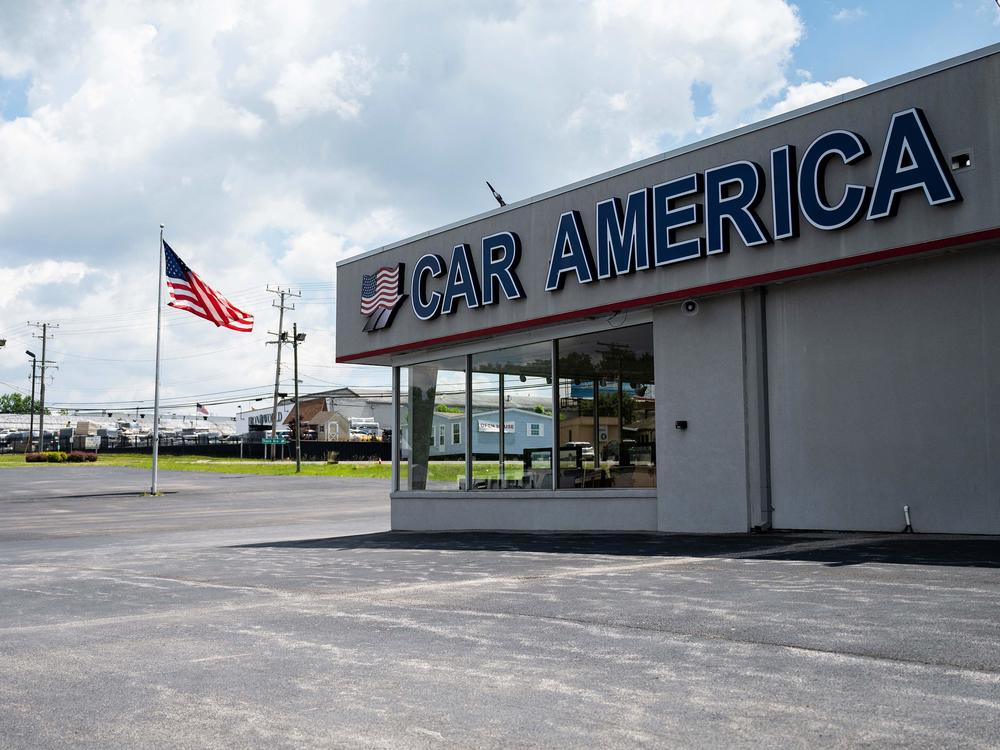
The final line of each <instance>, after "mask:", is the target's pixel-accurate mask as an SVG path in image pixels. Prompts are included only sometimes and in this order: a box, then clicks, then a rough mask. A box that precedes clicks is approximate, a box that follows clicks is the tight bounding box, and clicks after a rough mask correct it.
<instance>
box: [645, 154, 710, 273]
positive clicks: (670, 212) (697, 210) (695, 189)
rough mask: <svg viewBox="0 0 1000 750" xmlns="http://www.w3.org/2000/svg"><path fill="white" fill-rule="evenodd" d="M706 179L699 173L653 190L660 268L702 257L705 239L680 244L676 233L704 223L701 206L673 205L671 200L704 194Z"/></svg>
mask: <svg viewBox="0 0 1000 750" xmlns="http://www.w3.org/2000/svg"><path fill="white" fill-rule="evenodd" d="M701 189H702V179H701V175H700V174H699V173H697V172H696V173H695V174H689V175H687V176H686V177H679V178H677V179H676V180H671V181H670V182H664V183H663V184H661V185H655V186H654V187H653V226H654V230H653V240H654V245H655V248H656V251H655V254H656V265H658V266H665V265H667V264H669V263H677V262H679V261H682V260H690V259H691V258H699V257H701V255H702V253H703V251H704V248H705V241H704V239H703V238H702V237H694V238H692V239H688V240H683V241H682V242H677V241H675V239H674V233H675V231H676V230H678V229H680V228H681V227H689V226H693V225H695V224H700V223H701V204H700V203H689V204H688V205H686V206H678V207H674V206H671V201H673V200H674V199H676V198H683V197H685V196H688V195H695V194H696V193H700V192H701Z"/></svg>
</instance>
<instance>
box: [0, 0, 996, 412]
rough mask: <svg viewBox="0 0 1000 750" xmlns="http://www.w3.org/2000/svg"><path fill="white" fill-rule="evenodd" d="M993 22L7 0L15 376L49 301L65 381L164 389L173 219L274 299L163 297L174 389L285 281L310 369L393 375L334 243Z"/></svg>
mask: <svg viewBox="0 0 1000 750" xmlns="http://www.w3.org/2000/svg"><path fill="white" fill-rule="evenodd" d="M998 40H1000V9H998V8H997V6H996V4H995V3H994V2H993V0H979V1H978V2H973V1H972V0H963V1H962V2H949V1H947V0H945V1H944V2H896V1H893V2H880V3H867V4H856V3H838V2H827V1H826V0H817V1H815V2H802V3H799V4H792V3H790V2H787V1H786V0H752V1H750V0H702V1H701V2H698V3H691V2H690V1H689V0H659V1H658V2H655V3H650V2H648V0H579V1H578V2H576V1H574V2H545V3H542V2H527V1H526V0H525V1H523V2H506V3H501V2H497V1H496V0H466V1H464V2H445V1H444V0H442V1H441V2H425V3H395V4H391V5H388V4H383V3H363V2H353V1H347V0H343V1H341V2H329V0H260V1H259V2H257V3H254V4H253V5H252V6H251V5H250V4H247V3H242V2H237V0H219V1H218V2H213V3H209V4H173V3H152V2H150V3H143V2H125V1H124V0H122V1H115V0H73V1H72V2H70V1H67V2H65V3H59V2H49V3H37V2H30V1H28V0H25V1H18V0H10V2H6V3H5V5H4V14H3V15H2V17H0V170H2V172H3V176H4V179H3V180H2V181H0V288H3V289H4V290H5V292H6V294H5V296H3V297H0V338H7V339H8V340H9V342H10V343H9V345H8V346H7V348H6V349H4V350H0V392H2V391H8V390H14V389H17V390H25V389H26V388H28V387H29V382H30V381H29V380H28V377H27V376H28V370H27V368H26V366H25V358H24V356H23V350H24V349H25V348H30V347H31V346H32V345H33V344H34V343H35V340H34V339H32V338H31V337H30V333H31V331H30V330H29V329H28V328H27V326H26V325H25V321H27V320H49V321H54V322H58V323H60V328H59V334H58V339H56V340H55V341H54V342H53V343H52V350H53V351H54V352H55V353H56V355H57V358H58V359H59V361H60V369H59V370H58V371H57V372H55V373H54V377H53V378H52V382H51V383H50V387H49V394H50V399H51V400H52V401H54V402H57V403H60V404H66V405H69V404H81V405H82V404H91V405H102V404H107V405H117V404H125V403H128V402H133V401H141V400H144V399H145V400H147V401H148V399H149V398H150V397H151V396H152V388H151V380H152V379H151V377H150V373H151V370H152V362H153V342H154V332H155V330H154V325H153V323H154V321H155V304H154V302H153V298H154V295H153V293H154V292H155V289H156V265H155V261H156V250H157V232H158V226H159V224H160V223H161V222H163V223H165V224H167V238H168V240H169V241H170V243H171V245H172V246H173V247H174V249H175V250H177V252H178V253H179V254H180V256H181V257H182V258H184V260H185V261H186V262H187V263H188V264H189V265H190V266H191V267H192V268H193V269H195V271H197V272H198V273H199V274H200V275H201V276H202V277H203V278H205V279H206V280H207V281H208V282H209V283H211V284H212V285H213V286H216V287H217V288H218V289H220V291H222V292H223V293H225V294H226V295H227V296H228V297H229V298H230V299H232V300H233V302H234V303H236V304H238V305H240V306H241V307H243V308H244V309H249V310H250V311H251V312H253V313H254V314H255V315H257V316H258V318H257V320H258V327H257V330H256V331H255V332H254V333H253V334H252V335H243V336H242V337H241V336H240V335H237V334H231V333H227V332H224V331H218V330H215V329H214V328H213V327H212V326H210V325H208V324H205V323H204V322H203V321H200V320H198V319H196V318H193V317H192V316H190V315H186V314H183V313H179V312H177V311H174V310H170V311H167V313H166V314H165V329H164V330H165V339H164V347H165V356H170V357H173V359H171V360H170V361H169V364H167V366H166V367H165V371H164V383H165V389H164V392H165V395H166V396H167V397H169V398H171V399H173V400H174V401H175V402H176V403H179V404H181V403H190V404H192V405H193V403H194V402H195V401H205V400H206V398H205V397H204V394H206V393H210V392H211V393H216V392H219V391H224V392H226V393H227V394H228V395H227V396H226V397H220V398H218V400H220V401H222V400H229V401H232V402H233V403H228V404H220V405H219V406H218V407H217V409H215V410H216V411H220V412H223V413H235V411H236V403H237V402H238V401H239V399H241V398H245V400H244V403H246V401H248V400H249V398H250V397H251V396H256V395H259V393H261V392H266V391H267V388H268V386H267V384H268V383H269V382H271V381H273V378H274V370H273V367H274V365H273V347H266V346H265V345H264V339H266V338H267V334H266V331H267V330H268V329H270V330H274V325H275V324H276V321H275V320H273V317H274V316H273V310H272V309H271V307H270V302H271V295H270V294H268V293H267V291H266V290H265V287H266V286H267V285H272V286H273V285H276V284H287V285H291V286H294V287H297V288H301V289H302V290H303V297H302V299H301V301H300V302H299V303H298V308H297V310H296V312H295V315H294V319H295V320H296V322H297V323H298V324H299V329H300V330H304V331H308V332H309V334H310V335H309V339H308V346H307V347H305V348H304V349H303V351H302V352H300V353H301V355H302V368H303V372H304V376H305V378H306V383H305V387H306V389H307V390H308V389H309V388H313V389H319V388H324V387H333V386H339V385H362V386H364V385H378V386H383V385H386V384H387V383H388V380H389V377H388V373H387V372H386V371H385V370H384V369H382V368H365V367H360V366H355V367H347V366H340V365H336V364H335V363H334V348H335V337H336V331H335V330H334V327H335V322H334V315H333V305H334V301H335V298H336V279H335V276H334V270H333V269H334V266H335V264H336V261H337V260H338V259H340V258H343V257H346V256H349V255H352V254H355V253H358V252H362V251H364V250H368V249H371V248H373V247H377V246H379V245H382V244H385V243H388V242H393V241H396V240H399V239H402V238H405V237H408V236H410V235H413V234H416V233H419V232H422V231H426V230H428V229H432V228H434V227H436V226H440V225H442V224H446V223H449V222H452V221H455V220H459V219H462V218H464V217H467V216H470V215H474V214H477V213H480V212H482V211H485V210H488V209H490V208H492V207H493V203H492V198H491V196H490V194H489V192H488V191H487V190H486V188H485V185H484V183H483V179H484V178H489V179H490V181H491V182H493V184H494V185H495V186H496V187H497V189H498V190H499V191H500V192H501V193H502V194H503V195H504V197H505V198H506V199H507V200H508V201H510V202H513V201H516V200H520V199H522V198H527V197H529V196H531V195H535V194H538V193H541V192H544V191H547V190H551V189H553V188H556V187H559V186H560V185H564V184H567V183H570V182H573V181H575V180H578V179H582V178H585V177H588V176H590V175H594V174H598V173H600V172H603V171H605V170H609V169H613V168H615V167H618V166H621V165H624V164H628V163H630V162H633V161H637V160H639V159H642V158H645V157H648V156H652V155H655V154H657V153H659V152H662V151H665V150H668V149H670V148H673V147H675V146H677V145H680V144H683V143H690V142H692V141H696V140H699V139H701V138H704V137H707V136H710V135H713V134H715V133H719V132H724V131H727V130H730V129H732V128H735V127H737V126H739V125H741V124H745V123H747V122H751V121H753V120H755V119H760V118H762V117H766V116H768V115H770V114H775V113H778V112H784V111H789V110H791V109H794V108H796V107H799V106H803V105H805V104H809V103H812V102H814V101H817V100H819V99H823V98H827V97H829V96H832V95H835V94H839V93H843V92H845V91H849V90H852V89H855V88H858V87H859V86H862V85H864V84H865V83H874V82H877V81H879V80H883V79H885V78H889V77H892V76H895V75H898V74H901V73H905V72H908V71H910V70H913V69H916V68H919V67H921V66H924V65H928V64H931V63H934V62H937V61H939V60H943V59H946V58H949V57H953V56H955V55H958V54H961V53H963V52H967V51H969V50H973V49H977V48H980V47H983V46H986V45H988V44H992V43H994V42H996V41H998ZM288 322H291V321H290V320H289V321H288ZM234 336H235V338H234ZM290 378H291V374H290V373H289V372H283V373H282V382H283V384H285V385H290ZM191 408H192V409H193V406H192V407H191ZM213 408H215V407H213Z"/></svg>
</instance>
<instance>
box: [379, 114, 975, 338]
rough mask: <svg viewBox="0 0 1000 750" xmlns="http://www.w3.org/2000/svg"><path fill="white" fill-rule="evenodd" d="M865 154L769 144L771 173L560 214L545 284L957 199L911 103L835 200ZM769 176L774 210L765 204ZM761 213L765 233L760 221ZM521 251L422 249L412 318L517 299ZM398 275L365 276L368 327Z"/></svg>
mask: <svg viewBox="0 0 1000 750" xmlns="http://www.w3.org/2000/svg"><path fill="white" fill-rule="evenodd" d="M872 157H873V154H872V151H871V149H870V147H869V145H868V143H867V142H866V141H865V139H864V138H863V137H862V136H861V135H859V134H857V133H854V132H852V131H850V130H831V131H829V132H826V133H823V134H822V135H820V136H818V137H817V138H816V139H815V140H814V141H813V142H812V143H811V144H810V145H809V146H808V147H807V148H806V149H805V151H804V152H803V153H802V155H801V157H799V156H798V154H797V153H796V149H795V147H794V146H792V145H781V146H777V147H776V148H774V149H772V150H771V152H770V159H769V163H768V164H767V170H766V171H765V169H764V167H763V166H762V165H760V164H758V163H756V162H754V161H747V160H743V161H733V162H729V163H727V164H721V165H718V166H715V167H712V168H710V169H706V170H705V171H704V172H695V173H692V174H687V175H683V176H679V177H677V178H674V179H671V180H669V181H667V182H663V183H660V184H658V185H653V186H650V187H646V188H643V189H641V190H637V191H635V192H632V193H630V194H629V195H628V196H626V197H625V199H624V201H623V200H622V199H621V198H619V197H610V198H607V199H605V200H602V201H599V202H598V203H597V204H596V211H595V214H596V226H595V227H594V230H593V234H592V235H588V233H587V230H586V228H585V227H584V223H583V220H582V218H581V214H580V212H579V211H575V210H574V211H567V212H565V213H563V214H562V215H561V216H560V217H559V220H558V224H557V226H556V227H555V231H554V238H553V243H552V248H551V252H550V257H549V264H548V272H547V274H546V278H545V286H544V291H545V292H546V293H555V292H558V291H559V290H561V289H562V288H563V287H564V285H565V283H566V281H567V280H568V279H572V280H574V281H575V282H576V283H577V284H596V283H600V281H602V280H604V279H609V278H613V277H618V276H627V275H629V274H638V273H649V272H654V271H655V270H656V269H662V268H665V267H667V266H671V265H673V264H676V263H682V262H688V261H697V260H701V259H705V258H708V257H710V256H713V255H720V254H724V253H728V252H730V250H731V247H730V244H731V243H730V234H731V232H730V230H732V234H733V235H734V236H736V237H738V239H739V242H740V243H741V244H742V245H743V246H745V247H748V248H752V247H761V246H766V245H772V244H774V243H780V242H783V241H787V240H790V239H793V238H795V237H798V236H799V223H800V219H805V220H806V221H807V222H809V224H811V225H812V226H813V227H815V228H816V229H818V230H821V231H827V232H834V231H838V230H841V229H844V228H846V227H849V226H851V225H852V224H854V223H855V222H858V221H862V220H864V221H883V220H887V219H889V218H891V217H893V216H894V215H895V214H896V210H897V207H898V204H899V197H900V195H902V194H904V193H907V192H910V191H919V192H922V194H923V195H924V197H925V199H926V201H927V203H928V205H930V206H939V205H944V204H948V203H953V202H956V201H960V200H961V199H962V197H961V195H960V194H959V191H958V188H957V186H956V185H955V182H954V179H953V177H952V175H951V170H950V169H949V168H948V165H947V163H946V162H945V159H944V157H943V155H942V153H941V150H940V148H939V147H938V144H937V142H936V140H935V137H934V134H933V132H932V131H931V127H930V125H929V123H928V122H927V118H926V117H925V116H924V113H923V112H922V111H921V110H920V109H918V108H916V107H914V108H910V109H907V110H903V111H900V112H896V113H895V114H893V115H892V117H891V118H890V121H889V125H888V131H887V134H886V138H885V142H884V145H883V147H882V151H881V153H880V154H879V155H878V168H877V170H876V173H875V178H874V184H872V185H864V184H856V183H853V182H850V181H848V182H847V183H846V184H845V185H844V186H843V188H842V190H841V191H839V193H838V194H837V195H830V194H828V193H827V190H826V189H825V187H824V186H825V173H826V169H827V167H828V165H829V164H830V163H831V162H833V161H834V160H838V161H840V162H841V163H843V164H844V165H847V166H848V167H851V166H854V165H857V164H859V163H861V162H863V161H865V160H867V159H870V158H872ZM768 180H769V181H770V187H771V201H770V205H769V206H761V199H762V197H763V195H764V192H765V187H766V185H767V181H768ZM768 214H769V215H770V216H769V218H770V219H771V221H770V227H771V228H772V230H771V231H770V232H769V231H768V229H767V227H766V226H765V224H764V222H763V221H762V220H761V216H762V215H763V216H767V215H768ZM696 228H700V230H701V231H700V234H699V235H698V236H695V237H688V238H687V239H683V240H680V239H678V238H677V232H678V230H682V229H684V230H687V231H688V232H691V231H692V230H693V229H696ZM591 239H593V240H594V242H593V243H592V242H591ZM521 253H522V249H521V241H520V239H519V237H518V235H517V234H516V233H515V232H510V231H505V232H499V233H495V234H491V235H489V236H486V237H483V238H482V239H481V241H480V243H479V246H478V248H477V251H476V252H473V250H472V247H471V246H470V245H469V244H460V245H456V246H455V247H454V248H453V249H452V253H451V259H450V261H446V260H445V258H444V257H443V256H442V255H439V254H437V253H428V254H426V255H424V256H422V257H421V258H420V259H419V260H418V261H417V262H416V263H415V264H414V266H413V271H412V274H411V275H410V276H409V280H408V285H406V287H405V288H406V289H407V290H408V293H409V294H408V296H409V300H410V306H411V308H412V310H413V314H414V315H415V316H416V317H417V318H418V319H420V320H423V321H430V320H434V319H435V318H437V317H438V316H440V315H453V314H455V313H456V312H457V311H458V310H459V309H460V308H461V307H463V306H464V307H467V308H469V309H475V308H478V307H484V306H489V305H495V304H499V303H500V301H501V299H506V300H508V301H511V300H518V299H523V298H524V297H525V291H524V286H523V285H522V283H521V280H520V279H519V277H518V274H517V266H518V263H519V261H520V259H521ZM404 272H405V269H404V267H403V264H399V265H398V266H397V267H396V268H395V269H385V268H383V269H380V270H379V271H378V272H377V274H381V275H382V277H383V278H385V279H386V281H385V282H384V283H382V285H381V286H380V288H378V289H374V288H373V287H375V286H379V285H377V284H373V281H376V279H373V278H372V276H366V277H365V282H364V284H365V285H367V286H366V287H365V289H364V290H363V296H362V313H363V314H366V315H368V316H369V320H368V323H367V324H366V328H365V330H367V331H373V330H379V329H380V328H385V327H387V326H388V325H389V324H390V323H391V321H392V316H393V314H394V313H395V311H396V309H398V307H399V305H400V304H401V303H402V301H403V299H404V298H405V297H406V296H407V295H406V294H404V293H403V289H404V284H403V277H404V275H405V273H404ZM438 279H443V280H444V281H443V284H442V283H441V282H437V281H436V280H438ZM366 294H367V299H368V303H367V306H366V302H365V300H366V296H365V295H366ZM380 295H381V299H380V300H378V301H380V302H382V304H383V305H389V306H391V312H382V313H379V312H376V313H375V315H374V316H373V315H372V310H373V309H375V308H373V307H372V298H373V296H374V297H375V298H378V297H379V296H380ZM366 309H367V310H369V312H368V313H365V310H366ZM382 309H383V310H389V309H390V308H389V307H383V308H382ZM379 316H381V317H379ZM373 320H375V323H373V322H372V321H373Z"/></svg>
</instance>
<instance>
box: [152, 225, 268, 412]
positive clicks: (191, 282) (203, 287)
mask: <svg viewBox="0 0 1000 750" xmlns="http://www.w3.org/2000/svg"><path fill="white" fill-rule="evenodd" d="M163 252H164V256H165V259H166V272H167V289H168V290H169V291H170V299H171V300H173V301H172V302H168V303H167V305H168V306H169V307H176V308H177V309H178V310H187V311H188V312H189V313H193V314H194V315H197V316H198V317H199V318H204V319H205V320H209V321H211V322H212V323H215V325H217V326H221V327H224V328H229V329H230V330H233V331H240V332H242V333H250V332H251V331H253V315H251V314H250V313H245V312H243V311H242V310H240V309H239V308H238V307H236V306H235V305H234V304H233V303H232V302H230V301H229V300H227V299H226V298H225V297H223V296H222V295H221V294H219V293H218V292H217V291H215V290H214V289H212V287H210V286H208V284H206V283H205V282H204V281H202V280H201V279H200V278H199V277H198V275H197V274H196V273H195V272H194V271H192V270H191V269H190V268H188V267H187V264H186V263H185V262H184V261H183V260H181V259H180V258H179V257H178V256H177V253H175V252H174V251H173V249H172V248H171V247H170V245H168V244H167V243H166V241H164V243H163ZM199 406H200V405H199ZM200 408H204V407H200ZM205 413H206V414H207V413H208V412H205Z"/></svg>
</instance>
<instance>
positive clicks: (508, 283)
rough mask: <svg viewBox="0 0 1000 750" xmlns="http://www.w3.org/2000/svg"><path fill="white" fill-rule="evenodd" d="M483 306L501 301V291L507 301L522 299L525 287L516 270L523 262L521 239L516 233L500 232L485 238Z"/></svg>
mask: <svg viewBox="0 0 1000 750" xmlns="http://www.w3.org/2000/svg"><path fill="white" fill-rule="evenodd" d="M482 257H483V304H484V305H492V304H494V303H496V302H499V301H500V290H503V294H504V296H505V297H506V298H507V299H522V298H523V297H524V287H523V286H521V280H520V279H519V278H518V277H517V274H516V273H515V271H514V269H516V268H517V264H518V263H520V262H521V239H520V238H519V237H518V236H517V235H516V234H515V233H514V232H500V233H498V234H492V235H490V236H489V237H483V256H482Z"/></svg>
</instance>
